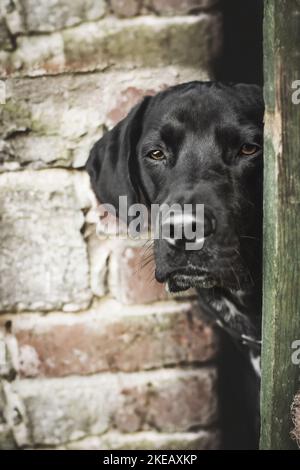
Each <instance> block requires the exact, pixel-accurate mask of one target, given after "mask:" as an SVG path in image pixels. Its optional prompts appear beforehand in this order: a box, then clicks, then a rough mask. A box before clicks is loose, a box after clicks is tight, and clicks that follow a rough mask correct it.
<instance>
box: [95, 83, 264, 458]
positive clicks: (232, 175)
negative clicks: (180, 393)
mask: <svg viewBox="0 0 300 470" xmlns="http://www.w3.org/2000/svg"><path fill="white" fill-rule="evenodd" d="M263 113H264V105H263V97H262V91H261V89H260V88H259V87H257V86H255V85H244V84H221V83H214V82H191V83H187V84H182V85H178V86H175V87H172V88H169V89H168V90H166V91H163V92H161V93H159V94H157V95H156V96H154V97H149V96H147V97H146V98H144V100H143V101H142V102H141V103H140V104H139V105H137V106H136V107H135V108H133V110H132V111H131V112H130V113H129V115H128V116H127V117H126V118H125V119H124V120H123V121H121V122H120V123H119V124H118V125H117V126H116V127H115V128H114V129H113V130H111V131H110V132H108V133H106V134H105V135H104V137H103V138H102V139H100V140H99V141H98V142H97V143H96V144H95V145H94V147H93V149H92V151H91V154H90V157H89V160H88V162H87V165H86V169H87V171H88V173H89V175H90V177H91V183H92V187H93V190H94V191H95V194H96V196H97V198H98V199H99V201H101V202H102V203H110V204H113V205H114V206H115V207H116V208H117V207H118V197H119V196H120V195H126V196H127V197H128V204H133V203H136V202H139V201H144V202H146V203H147V204H148V205H150V204H153V203H156V204H162V203H168V204H170V205H171V204H174V203H178V204H180V205H184V204H192V205H196V204H204V208H205V209H204V240H205V241H204V245H203V248H202V249H201V250H192V251H187V250H186V249H185V246H186V245H185V244H184V243H183V242H182V239H181V240H177V239H175V237H174V238H172V236H170V237H169V238H167V239H163V238H161V239H158V240H155V243H154V253H155V262H156V278H157V280H158V281H159V282H165V283H167V284H168V286H169V289H170V290H171V291H179V290H185V289H187V288H189V287H191V286H193V287H196V288H197V290H198V292H199V302H200V305H201V307H202V311H203V312H204V313H205V314H206V316H207V319H208V320H209V321H212V322H215V323H217V324H218V325H219V326H221V327H222V329H223V330H225V331H226V332H227V333H229V336H230V337H231V339H233V343H234V346H232V342H229V341H228V340H227V339H226V336H224V335H223V336H224V338H223V342H224V346H223V352H222V353H221V355H220V362H221V367H220V389H221V392H220V396H221V401H222V402H223V403H221V405H222V406H221V416H222V418H223V423H222V426H223V430H224V447H225V448H235V449H238V448H255V447H257V443H258V417H259V411H258V410H259V407H258V397H259V363H258V361H259V350H260V337H261V332H260V323H261V232H262V177H263V171H262V169H263V150H262V146H263ZM195 217H196V216H195V215H194V216H193V217H192V218H189V219H188V220H185V219H182V220H181V221H179V222H178V221H177V222H176V220H175V219H173V222H172V223H173V224H174V225H176V224H177V223H180V224H183V225H184V224H188V223H194V222H195V221H196V220H195ZM173 228H176V227H173ZM238 350H239V352H238Z"/></svg>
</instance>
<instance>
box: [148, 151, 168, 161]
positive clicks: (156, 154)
mask: <svg viewBox="0 0 300 470" xmlns="http://www.w3.org/2000/svg"><path fill="white" fill-rule="evenodd" d="M148 156H149V157H150V158H152V160H164V158H165V155H164V153H163V152H162V151H161V150H153V151H152V152H150V153H149V154H148Z"/></svg>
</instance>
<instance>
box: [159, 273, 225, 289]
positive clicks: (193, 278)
mask: <svg viewBox="0 0 300 470" xmlns="http://www.w3.org/2000/svg"><path fill="white" fill-rule="evenodd" d="M166 285H167V290H169V291H170V292H181V291H185V290H188V289H190V288H191V287H194V288H198V289H200V288H202V289H211V288H212V287H216V286H217V285H218V281H217V280H216V279H214V278H213V277H211V276H209V275H208V274H207V273H203V274H201V273H197V274H183V273H173V274H170V275H169V276H168V278H167V279H166Z"/></svg>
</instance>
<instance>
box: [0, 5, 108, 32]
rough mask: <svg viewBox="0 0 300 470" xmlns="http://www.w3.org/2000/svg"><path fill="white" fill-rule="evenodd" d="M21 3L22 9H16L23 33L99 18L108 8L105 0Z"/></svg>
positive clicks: (47, 29) (44, 30)
mask: <svg viewBox="0 0 300 470" xmlns="http://www.w3.org/2000/svg"><path fill="white" fill-rule="evenodd" d="M21 3H22V10H21V9H20V8H16V9H17V10H18V14H19V15H20V17H21V21H22V23H23V28H22V32H23V33H36V32H38V33H41V32H52V31H57V30H60V29H62V28H66V27H70V26H74V25H77V24H79V23H82V22H84V21H91V20H97V19H100V18H102V17H103V16H104V14H105V12H106V9H107V8H106V7H107V4H106V1H105V0H22V2H21ZM8 14H9V12H8Z"/></svg>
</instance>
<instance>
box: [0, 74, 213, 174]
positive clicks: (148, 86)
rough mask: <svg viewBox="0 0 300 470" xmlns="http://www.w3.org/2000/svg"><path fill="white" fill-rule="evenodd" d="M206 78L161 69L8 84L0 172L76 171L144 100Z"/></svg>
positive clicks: (0, 114)
mask: <svg viewBox="0 0 300 470" xmlns="http://www.w3.org/2000/svg"><path fill="white" fill-rule="evenodd" d="M206 78H207V75H205V73H204V74H203V72H201V70H196V69H178V68H176V67H167V68H164V69H143V70H139V71H127V72H125V71H123V72H121V71H119V72H107V73H104V74H101V73H99V74H85V75H75V76H66V75H64V76H60V77H59V76H58V77H43V78H41V77H38V78H35V79H8V80H7V84H6V85H7V86H6V88H7V102H6V105H2V106H0V134H1V136H2V139H3V140H2V141H1V140H0V157H1V158H0V171H6V170H15V169H19V168H24V167H25V168H27V167H29V168H34V169H36V168H44V167H49V166H52V167H53V166H75V167H78V166H82V165H83V164H84V163H85V161H86V159H87V157H88V154H89V150H90V148H91V146H92V144H93V143H94V142H95V141H96V140H97V139H99V138H100V137H101V135H102V133H103V128H104V127H111V126H113V125H115V124H116V122H117V121H118V120H120V119H121V118H123V117H124V116H125V115H126V114H127V112H128V111H129V109H130V108H131V107H132V106H133V105H134V104H136V103H137V101H139V99H141V98H142V96H143V95H144V94H147V93H149V92H150V91H152V92H154V91H159V90H161V89H163V88H165V87H166V86H168V85H175V84H176V83H179V82H182V81H187V80H194V79H195V80H200V79H206ZM49 90H51V93H49ZM1 142H2V145H1Z"/></svg>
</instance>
